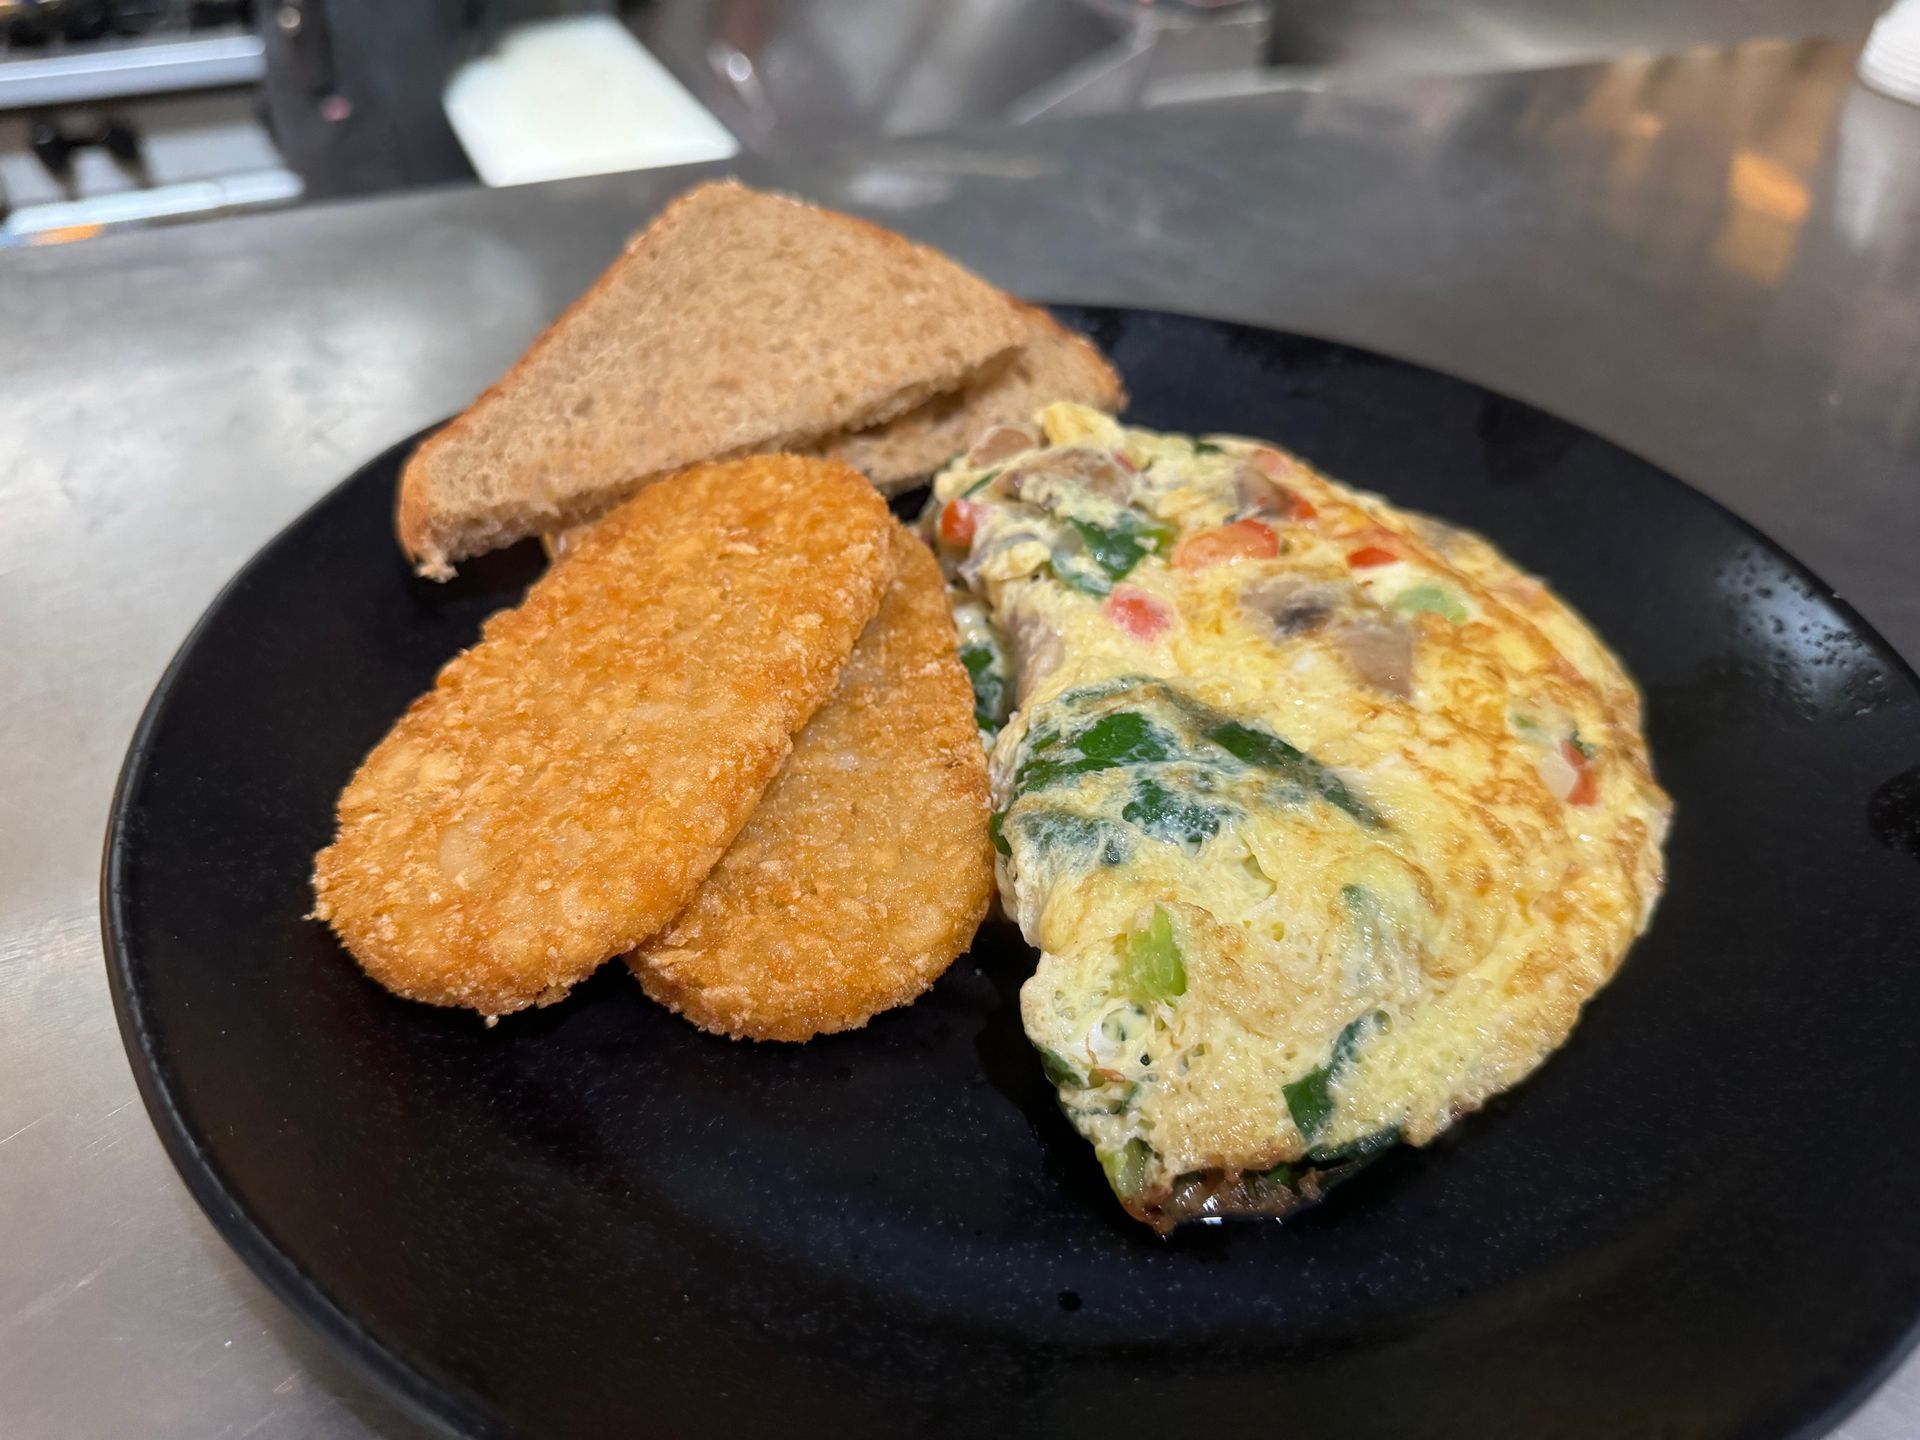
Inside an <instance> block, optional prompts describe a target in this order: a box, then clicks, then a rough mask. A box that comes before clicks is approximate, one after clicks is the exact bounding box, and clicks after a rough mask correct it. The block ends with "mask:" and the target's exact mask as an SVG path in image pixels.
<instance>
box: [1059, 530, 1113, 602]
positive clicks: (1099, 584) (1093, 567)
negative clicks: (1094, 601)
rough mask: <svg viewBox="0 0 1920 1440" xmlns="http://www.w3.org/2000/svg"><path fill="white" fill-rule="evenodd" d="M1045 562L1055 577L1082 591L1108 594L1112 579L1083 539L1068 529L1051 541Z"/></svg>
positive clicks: (1111, 591)
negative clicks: (1065, 532)
mask: <svg viewBox="0 0 1920 1440" xmlns="http://www.w3.org/2000/svg"><path fill="white" fill-rule="evenodd" d="M1047 563H1048V564H1049V565H1050V566H1051V567H1052V569H1053V574H1054V578H1055V579H1057V580H1058V581H1059V582H1060V583H1061V584H1062V585H1065V586H1066V587H1067V588H1068V589H1070V590H1078V591H1079V592H1080V593H1081V594H1083V595H1094V596H1101V595H1111V594H1112V593H1113V580H1112V578H1111V577H1110V576H1109V575H1108V574H1107V572H1106V571H1105V570H1104V569H1102V568H1101V566H1100V565H1099V563H1098V562H1097V561H1096V560H1095V559H1094V558H1093V555H1092V553H1091V552H1090V551H1089V550H1088V549H1087V545H1086V542H1085V541H1084V540H1082V539H1081V538H1080V537H1079V536H1078V535H1076V534H1074V533H1072V532H1071V531H1069V532H1068V533H1067V534H1065V535H1062V536H1061V537H1060V538H1059V539H1058V540H1056V541H1054V542H1053V549H1052V550H1051V551H1050V552H1049V553H1048V556H1047Z"/></svg>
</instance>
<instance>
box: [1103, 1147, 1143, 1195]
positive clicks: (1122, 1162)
mask: <svg viewBox="0 0 1920 1440" xmlns="http://www.w3.org/2000/svg"><path fill="white" fill-rule="evenodd" d="M1152 1155H1153V1149H1152V1147H1151V1146H1149V1145H1148V1144H1147V1142H1146V1141H1144V1140H1137V1139H1136V1140H1129V1141H1127V1143H1126V1144H1125V1145H1122V1146H1121V1147H1120V1148H1119V1149H1118V1150H1109V1151H1107V1152H1105V1153H1104V1154H1102V1155H1101V1156H1100V1168H1101V1169H1102V1170H1104V1171H1106V1172H1107V1183H1108V1184H1109V1185H1111V1186H1112V1187H1113V1193H1114V1194H1116V1195H1119V1196H1122V1197H1126V1196H1132V1195H1138V1194H1139V1193H1140V1192H1141V1191H1142V1190H1144V1189H1145V1188H1146V1185H1147V1161H1148V1160H1149V1159H1150V1158H1151V1157H1152Z"/></svg>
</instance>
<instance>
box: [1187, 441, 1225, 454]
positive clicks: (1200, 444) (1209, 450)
mask: <svg viewBox="0 0 1920 1440" xmlns="http://www.w3.org/2000/svg"><path fill="white" fill-rule="evenodd" d="M1193 453H1194V454H1196V455H1223V454H1225V453H1226V447H1225V446H1224V445H1216V444H1214V443H1213V442H1212V441H1211V440H1196V441H1194V442H1193Z"/></svg>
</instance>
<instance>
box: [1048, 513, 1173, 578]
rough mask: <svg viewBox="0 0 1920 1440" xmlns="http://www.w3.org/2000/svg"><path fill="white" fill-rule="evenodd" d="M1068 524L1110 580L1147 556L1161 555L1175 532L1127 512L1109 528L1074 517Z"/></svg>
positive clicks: (1120, 575)
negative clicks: (1133, 516)
mask: <svg viewBox="0 0 1920 1440" xmlns="http://www.w3.org/2000/svg"><path fill="white" fill-rule="evenodd" d="M1067 523H1068V524H1069V525H1071V526H1072V527H1073V530H1074V533H1075V534H1076V535H1078V536H1079V537H1080V543H1081V544H1082V545H1084V546H1085V547H1086V551H1087V554H1088V555H1090V556H1092V557H1093V562H1094V563H1095V564H1096V565H1098V566H1099V567H1100V568H1101V569H1102V570H1104V571H1105V572H1106V574H1107V578H1108V579H1109V580H1118V579H1120V578H1121V577H1123V576H1125V575H1126V574H1128V573H1129V572H1130V571H1131V570H1132V569H1133V567H1134V566H1136V565H1138V564H1139V563H1140V562H1141V561H1142V560H1144V559H1146V558H1147V556H1149V555H1157V554H1159V553H1160V551H1162V550H1164V549H1166V547H1167V543H1168V542H1169V541H1170V540H1172V538H1173V531H1172V530H1171V529H1169V528H1168V527H1167V526H1165V525H1160V524H1156V523H1155V522H1154V521H1151V520H1140V519H1136V518H1132V515H1131V512H1129V511H1124V510H1123V511H1121V512H1120V519H1119V520H1118V522H1116V523H1115V524H1114V525H1112V526H1110V527H1109V526H1102V525H1094V524H1091V523H1089V522H1088V521H1085V520H1075V519H1073V518H1071V517H1069V518H1068V520H1067Z"/></svg>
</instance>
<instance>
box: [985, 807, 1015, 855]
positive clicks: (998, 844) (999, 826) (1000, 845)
mask: <svg viewBox="0 0 1920 1440" xmlns="http://www.w3.org/2000/svg"><path fill="white" fill-rule="evenodd" d="M1006 824H1007V812H1006V811H1004V810H996V811H994V812H993V814H991V815H989V816H988V817H987V838H988V839H989V840H991V841H993V848H994V849H995V850H998V851H999V852H1000V853H1001V854H1002V855H1011V854H1013V847H1012V846H1011V845H1009V844H1007V834H1006Z"/></svg>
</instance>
